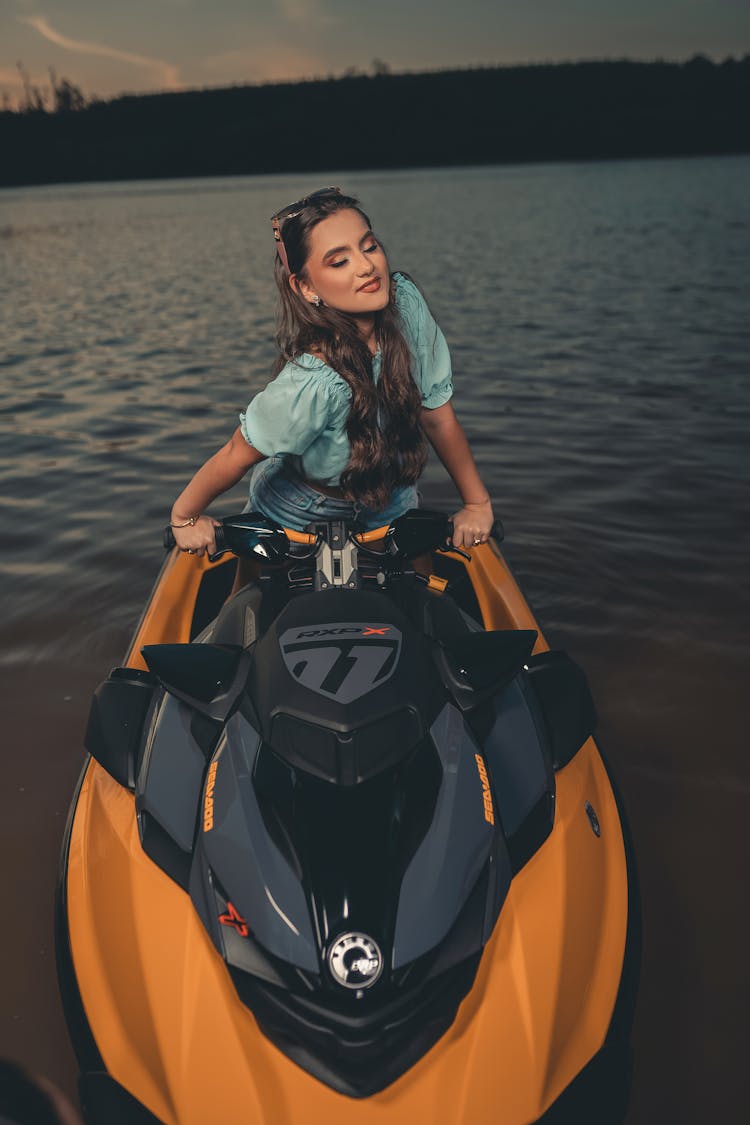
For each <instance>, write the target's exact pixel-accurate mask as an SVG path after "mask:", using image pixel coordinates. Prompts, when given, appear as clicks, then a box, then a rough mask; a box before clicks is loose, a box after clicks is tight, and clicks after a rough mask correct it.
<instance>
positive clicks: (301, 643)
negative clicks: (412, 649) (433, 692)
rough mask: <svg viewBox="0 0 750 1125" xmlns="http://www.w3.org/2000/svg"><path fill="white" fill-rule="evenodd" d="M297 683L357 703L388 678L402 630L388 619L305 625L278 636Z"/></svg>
mask: <svg viewBox="0 0 750 1125" xmlns="http://www.w3.org/2000/svg"><path fill="white" fill-rule="evenodd" d="M279 644H280V645H281V654H282V656H283V658H284V663H285V665H286V667H287V670H288V672H289V673H290V675H292V676H293V677H294V678H295V680H296V681H297V683H299V684H301V685H302V686H303V687H306V688H308V689H309V690H310V691H315V692H317V693H318V694H319V695H325V696H327V697H328V698H329V699H335V700H336V702H337V703H353V702H354V700H355V699H359V698H360V697H361V696H363V695H366V694H367V692H368V691H373V690H374V689H375V688H377V687H380V685H381V684H384V683H385V682H386V680H389V679H390V678H391V676H392V675H393V673H394V672H395V670H396V666H397V665H398V659H399V655H400V653H401V630H400V629H397V628H396V627H395V625H389V624H388V623H387V622H369V621H368V622H357V621H332V622H327V623H326V624H325V625H301V626H298V627H296V628H294V629H286V630H285V631H284V632H283V633H282V634H281V636H280V637H279Z"/></svg>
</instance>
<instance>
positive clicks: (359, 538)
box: [354, 523, 391, 543]
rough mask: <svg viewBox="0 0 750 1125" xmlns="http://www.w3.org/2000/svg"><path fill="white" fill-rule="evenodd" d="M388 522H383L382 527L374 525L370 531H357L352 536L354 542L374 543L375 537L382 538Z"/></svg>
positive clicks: (388, 526) (387, 527)
mask: <svg viewBox="0 0 750 1125" xmlns="http://www.w3.org/2000/svg"><path fill="white" fill-rule="evenodd" d="M390 526H391V525H390V524H389V523H385V524H383V526H382V527H374V528H373V529H372V530H371V531H358V532H357V534H356V535H355V536H354V541H355V543H374V542H375V540H376V539H382V538H383V537H384V536H385V534H386V532H387V531H388V529H389V528H390Z"/></svg>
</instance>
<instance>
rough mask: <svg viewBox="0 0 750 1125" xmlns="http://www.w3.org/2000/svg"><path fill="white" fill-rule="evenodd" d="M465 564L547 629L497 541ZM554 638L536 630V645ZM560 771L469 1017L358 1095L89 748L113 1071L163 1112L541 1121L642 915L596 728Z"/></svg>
mask: <svg viewBox="0 0 750 1125" xmlns="http://www.w3.org/2000/svg"><path fill="white" fill-rule="evenodd" d="M211 565H212V564H210V563H208V562H206V561H204V560H197V559H193V558H188V556H186V555H178V554H176V553H175V554H173V555H172V556H170V557H169V559H168V560H167V563H166V565H165V568H164V570H163V572H162V575H161V578H160V581H159V583H158V584H157V588H156V591H155V595H154V597H153V598H152V601H151V603H150V605H149V607H148V609H147V611H146V613H145V614H144V617H143V620H142V622H141V624H140V626H139V628H138V630H137V632H136V636H135V638H134V641H133V645H132V647H131V650H130V652H129V654H128V658H127V662H128V663H129V664H130V665H132V666H134V667H143V666H144V665H143V662H142V659H141V657H140V655H139V649H140V646H141V645H142V644H145V643H149V644H154V643H160V642H164V641H170V642H175V641H186V640H188V639H189V636H190V625H191V617H192V606H193V603H194V601H195V595H196V593H197V589H198V586H199V584H200V581H201V578H202V576H203V574H204V573H205V572H206V570H207V569H209V568H210V567H211ZM213 565H214V566H221V565H224V564H223V563H221V562H220V563H217V564H213ZM469 573H470V575H471V579H472V582H473V584H474V588H475V592H476V594H477V599H478V601H479V604H480V608H481V610H482V613H483V617H484V624H485V626H486V627H488V628H538V626H537V624H536V622H535V621H534V619H533V617H532V615H531V612H530V610H529V608H528V606H527V604H526V602H525V601H524V599H523V597H522V595H521V593H520V591H519V589H518V587H517V585H516V583H515V581H514V579H513V577H512V575H511V573H510V571H509V569H508V568H507V566H506V564H505V562H504V560H503V558H502V555H501V553H500V551H499V550H498V548H497V547H496V546H495V545H494V544H493V543H490V544H487V545H485V546H483V547H480V548H479V549H477V550H475V551H474V552H473V560H472V565H471V566H470V567H469ZM546 647H547V646H546V644H545V643H544V642H543V641H542V640H540V641H539V642H538V645H537V650H542V649H545V648H546ZM556 784H557V802H556V814H555V825H554V829H553V831H552V834H551V835H550V836H549V838H548V839H547V840H546V841H545V843H544V844H543V845H542V846H541V848H540V849H539V851H538V852H537V853H536V854H535V855H534V856H533V857H532V858H531V859H530V860H529V862H528V863H527V864H526V865H525V866H524V867H523V868H522V869H521V871H520V872H519V873H518V874H517V875H516V876H515V877H514V879H513V881H512V884H511V887H510V891H509V893H508V897H507V900H506V902H505V904H504V906H503V909H502V912H501V914H500V918H499V920H498V922H497V925H496V927H495V931H494V933H493V935H492V937H491V939H490V941H489V942H488V944H487V946H486V949H485V951H484V953H483V956H482V960H481V964H480V967H479V971H478V974H477V978H476V981H475V984H474V987H473V988H472V990H471V992H470V993H469V995H468V996H467V997H466V999H465V1000H464V1001H463V1003H462V1004H461V1006H460V1008H459V1011H458V1016H457V1018H456V1020H455V1022H454V1023H453V1025H452V1026H451V1027H450V1029H449V1030H448V1031H447V1032H446V1033H445V1035H443V1037H442V1038H441V1039H440V1040H439V1041H438V1043H437V1044H436V1045H435V1046H434V1047H433V1048H432V1049H431V1050H430V1051H428V1053H427V1054H426V1055H425V1056H424V1057H423V1058H422V1059H420V1061H419V1062H418V1063H417V1064H416V1065H415V1066H413V1067H412V1068H411V1069H410V1070H409V1071H408V1072H407V1073H406V1074H405V1075H403V1076H402V1077H401V1078H400V1079H398V1080H397V1081H396V1082H394V1083H393V1084H392V1085H391V1086H389V1087H388V1088H387V1089H385V1090H384V1091H382V1092H380V1093H378V1094H375V1095H373V1096H371V1097H369V1098H365V1099H362V1100H353V1099H351V1098H348V1097H346V1096H344V1095H342V1094H338V1093H336V1092H335V1091H333V1090H332V1089H330V1088H329V1087H327V1086H326V1085H324V1084H323V1083H321V1082H319V1081H318V1080H317V1079H315V1078H313V1077H311V1076H310V1075H309V1074H307V1073H306V1072H305V1071H303V1070H301V1069H300V1068H299V1067H298V1066H296V1065H295V1064H294V1063H293V1062H291V1061H290V1060H289V1059H288V1058H287V1057H286V1056H285V1055H284V1054H282V1053H281V1052H280V1051H279V1050H278V1049H277V1048H276V1047H274V1046H273V1045H272V1044H271V1043H270V1042H269V1041H268V1039H266V1038H265V1036H264V1035H263V1034H262V1033H261V1032H260V1030H259V1028H258V1026H257V1024H256V1021H255V1019H254V1017H253V1015H252V1013H251V1012H250V1011H249V1010H248V1009H247V1008H246V1007H245V1006H244V1005H243V1003H242V1002H241V1001H240V999H239V997H238V996H237V993H236V991H235V988H234V986H233V983H232V981H231V979H230V976H229V972H228V970H227V968H226V966H225V964H224V962H223V960H222V958H221V956H220V955H219V953H218V952H217V951H216V949H215V948H214V946H213V945H212V943H211V940H210V938H209V936H208V934H207V933H206V931H205V930H204V928H203V926H202V924H201V922H200V919H199V918H198V916H197V914H196V913H195V911H194V909H193V906H192V904H191V901H190V898H189V897H188V895H187V894H186V893H185V892H184V891H182V890H181V889H180V887H178V886H177V885H176V884H175V883H173V882H172V881H171V880H170V879H169V878H168V877H167V875H165V874H164V873H163V872H162V871H161V870H160V869H159V868H158V867H157V866H156V865H155V864H154V863H153V862H152V861H151V860H150V859H149V858H148V856H147V855H146V854H145V853H144V851H143V850H142V848H141V844H140V841H139V837H138V830H137V825H136V818H135V807H134V804H135V802H134V797H133V795H132V793H130V792H129V791H128V790H126V789H124V788H122V787H121V786H120V785H118V784H117V782H115V781H114V780H113V779H112V778H111V777H110V776H109V775H108V774H107V773H106V772H105V770H104V769H103V768H102V767H101V766H99V765H98V764H97V763H96V762H95V761H93V760H91V761H90V762H89V764H88V767H87V770H86V774H85V778H84V781H83V785H82V788H81V791H80V795H79V799H78V804H77V808H76V811H75V816H74V819H73V823H72V830H71V837H70V848H69V857H68V868H67V881H66V892H67V907H68V916H67V921H68V929H69V937H70V948H71V955H72V962H73V967H74V971H75V977H76V980H77V984H78V988H79V991H80V994H81V998H82V1001H83V1006H84V1009H85V1014H86V1018H87V1020H88V1023H89V1025H90V1027H91V1029H92V1031H93V1035H94V1038H95V1040H96V1044H97V1047H98V1049H99V1052H100V1054H101V1056H102V1059H103V1061H104V1063H105V1065H106V1068H107V1071H108V1072H109V1074H110V1075H111V1076H112V1077H113V1078H114V1079H116V1081H117V1082H119V1083H120V1084H121V1085H122V1086H124V1087H125V1088H126V1089H127V1090H129V1091H130V1092H131V1093H132V1095H133V1096H134V1097H136V1098H137V1099H138V1100H139V1101H140V1102H141V1103H142V1104H143V1105H144V1106H146V1107H147V1108H148V1109H149V1110H150V1111H151V1112H152V1113H153V1114H154V1115H155V1116H156V1117H157V1118H158V1119H159V1120H161V1121H162V1122H164V1123H165V1125H210V1123H212V1122H219V1121H223V1120H225V1119H227V1118H230V1117H232V1118H239V1119H241V1120H243V1121H246V1122H248V1125H318V1123H320V1125H324V1123H325V1125H381V1123H385V1122H387V1123H388V1125H398V1123H399V1122H403V1123H404V1125H406V1123H407V1122H409V1125H412V1123H413V1122H414V1121H415V1120H422V1121H424V1122H430V1125H528V1123H530V1122H534V1121H536V1120H537V1119H538V1118H539V1117H540V1115H541V1114H543V1113H544V1111H545V1110H546V1109H547V1108H548V1107H549V1106H550V1105H551V1104H552V1103H553V1102H554V1101H555V1099H556V1098H557V1097H558V1096H559V1095H560V1094H561V1092H562V1091H563V1090H564V1089H565V1088H566V1087H567V1086H568V1085H569V1083H570V1082H571V1081H572V1080H573V1079H574V1078H575V1077H576V1075H577V1074H578V1073H579V1072H580V1071H581V1070H582V1069H583V1068H584V1067H585V1065H586V1064H587V1063H588V1062H589V1060H590V1059H591V1058H592V1057H593V1056H594V1055H595V1054H596V1052H597V1051H598V1050H599V1049H600V1048H601V1046H602V1045H603V1043H604V1041H605V1038H606V1035H607V1031H608V1028H609V1024H610V1020H611V1017H612V1012H613V1008H614V1005H615V1000H616V997H617V993H618V988H619V984H620V976H621V969H622V964H623V956H624V950H625V942H626V930H627V922H628V886H627V868H626V859H625V851H624V845H623V836H622V829H621V825H620V819H619V815H618V810H617V806H616V803H615V799H614V796H613V793H612V789H611V786H610V783H609V780H608V777H607V773H606V770H605V768H604V765H603V763H602V760H601V758H600V756H599V753H598V751H597V749H596V746H595V744H594V741H593V740H592V739H589V740H588V741H587V742H586V744H585V745H584V747H583V748H582V749H581V750H580V751H579V752H578V753H577V754H576V755H575V757H574V758H573V759H572V761H571V762H570V763H569V764H568V765H567V766H566V767H565V768H564V769H563V770H561V771H559V772H558V773H557V775H556ZM586 802H589V803H590V804H591V805H592V806H593V807H594V809H595V810H596V813H597V816H598V819H599V823H600V825H601V836H600V837H599V838H597V837H596V836H595V835H594V833H593V832H592V830H591V826H590V824H589V820H588V818H587V815H586V812H585V811H584V805H585V803H586Z"/></svg>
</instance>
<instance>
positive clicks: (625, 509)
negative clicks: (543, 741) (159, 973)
mask: <svg viewBox="0 0 750 1125" xmlns="http://www.w3.org/2000/svg"><path fill="white" fill-rule="evenodd" d="M331 175H333V179H331ZM318 180H320V182H321V183H323V182H329V181H330V182H332V183H333V182H341V183H343V185H344V186H345V187H347V188H349V189H351V190H353V191H354V192H355V193H357V194H359V195H360V197H361V198H362V200H363V202H364V204H365V206H366V207H367V209H368V211H369V212H370V213H371V214H372V217H373V219H374V221H375V223H376V227H377V229H378V230H379V231H380V233H381V235H382V237H383V238H384V240H385V242H386V245H387V247H388V249H389V252H390V254H391V259H392V263H393V264H394V265H396V266H401V267H403V268H405V269H407V270H408V271H409V272H410V273H411V274H412V275H413V276H414V277H415V278H416V280H417V281H418V282H419V283H420V284H421V285H422V287H423V288H424V290H425V292H426V293H427V296H428V298H429V300H430V303H431V305H432V308H433V310H434V312H435V314H436V315H437V317H438V319H439V320H440V322H441V324H442V326H443V328H444V330H445V332H446V335H447V337H448V340H449V342H450V344H451V347H452V351H453V356H454V366H455V372H456V388H457V398H456V404H457V407H458V410H459V412H460V415H461V418H462V420H463V422H464V424H465V426H466V429H467V430H468V432H469V434H470V436H471V439H472V444H473V447H474V450H475V452H476V456H477V459H478V461H479V463H480V466H481V469H482V472H483V475H484V477H485V479H486V481H487V483H488V486H489V487H490V489H491V491H492V493H493V495H494V497H495V501H496V507H497V511H498V514H500V515H501V516H502V518H503V520H504V522H505V525H506V529H507V532H508V544H507V552H508V555H509V558H510V560H511V562H512V563H513V564H514V566H515V567H516V569H517V572H518V573H519V575H520V578H521V580H522V583H523V584H524V586H525V588H526V590H527V591H528V593H529V595H530V597H531V600H532V601H533V603H534V605H535V608H536V610H537V612H538V614H539V616H540V618H541V620H542V622H543V623H544V625H545V627H546V630H547V633H548V636H549V638H550V641H551V642H552V643H553V644H558V645H564V646H565V647H567V648H568V649H570V650H571V651H572V652H573V654H574V655H575V656H576V657H577V658H578V659H580V660H581V661H582V662H583V664H584V665H585V667H586V668H587V670H588V672H589V675H590V678H591V680H592V683H593V687H594V691H595V695H596V698H597V700H598V704H599V709H600V712H601V715H602V724H601V726H602V735H603V739H604V740H605V742H606V745H608V747H609V756H610V758H611V759H612V762H613V765H614V768H615V771H616V774H617V776H618V778H619V780H620V783H621V788H622V789H623V792H624V796H625V800H626V803H627V806H628V809H629V813H630V817H631V820H632V827H633V831H634V836H635V842H636V848H637V851H638V855H639V860H640V867H641V881H642V884H643V886H642V890H643V899H644V925H645V947H644V974H643V984H642V991H641V999H640V1006H639V1014H638V1017H637V1024H636V1070H635V1082H634V1090H633V1107H632V1111H631V1118H630V1119H629V1120H632V1122H634V1123H635V1122H638V1123H639V1125H640V1123H643V1122H647V1121H656V1120H657V1114H658V1118H659V1120H663V1119H664V1116H665V1114H666V1118H667V1119H668V1120H680V1121H681V1122H704V1121H706V1120H708V1119H714V1118H718V1119H720V1120H722V1121H723V1122H729V1121H732V1120H739V1117H738V1108H737V1107H738V1106H739V1105H740V1104H741V1102H740V1074H741V1070H740V1066H739V1043H740V1042H741V1038H740V1018H741V1017H740V1005H739V1004H738V1002H737V1001H736V1000H735V999H734V997H735V996H736V994H737V979H738V969H737V967H738V966H739V965H741V964H744V963H745V959H746V958H745V953H744V943H741V940H740V937H739V934H740V927H739V926H738V925H737V922H738V921H739V919H738V918H736V917H734V915H733V913H732V912H733V911H735V910H737V909H738V908H737V907H735V906H733V905H732V904H733V903H735V902H736V901H737V894H736V890H735V887H734V875H733V874H732V864H731V857H732V856H733V855H737V854H746V851H745V848H744V846H743V845H744V832H743V831H742V815H743V812H744V800H745V798H746V796H747V793H748V789H750V782H749V781H748V770H747V765H746V754H745V753H744V749H745V741H746V739H745V738H743V739H742V741H741V740H740V731H741V730H742V731H743V732H744V723H743V722H741V719H740V717H741V714H742V713H743V710H741V708H742V704H741V700H742V699H743V698H744V695H745V684H744V679H745V675H744V673H745V670H746V668H747V666H748V665H747V658H748V648H749V646H750V641H748V629H747V626H748V624H749V623H750V613H749V612H748V609H749V601H750V591H749V590H748V582H747V558H748V548H749V547H750V521H748V477H749V476H750V467H749V464H748V454H747V437H748V421H749V416H750V387H749V384H748V377H747V376H748V359H749V358H750V324H749V323H748V318H747V277H748V266H749V265H750V261H749V259H750V231H749V229H748V217H747V199H748V198H749V197H750V159H748V158H744V157H738V158H721V159H707V160H692V161H677V160H675V161H654V162H630V163H612V164H578V165H577V164H567V165H539V166H525V167H507V168H496V169H492V168H489V169H488V168H482V169H458V170H457V169H451V170H440V171H424V170H421V171H408V172H394V173H384V172H378V173H372V174H364V173H357V174H337V173H332V174H331V173H328V174H326V175H325V176H322V177H315V182H312V181H311V179H310V177H291V176H286V177H275V178H274V177H263V178H257V179H235V180H217V181H195V182H179V183H161V184H113V185H106V186H102V185H84V186H64V187H46V188H38V189H33V190H23V191H21V190H19V191H10V192H4V193H2V194H0V325H1V329H2V335H1V338H2V342H3V347H2V353H0V375H1V380H0V441H1V445H0V512H1V513H2V528H3V551H2V559H1V561H0V573H1V574H2V583H3V586H2V588H3V593H4V598H3V617H2V623H1V625H0V628H1V629H2V642H1V647H0V661H1V663H2V672H3V682H4V689H5V690H4V699H5V700H6V710H5V716H6V738H7V739H8V741H7V745H8V746H9V747H10V748H12V749H11V752H10V753H9V754H6V784H7V786H8V792H9V793H11V794H12V795H13V800H12V801H11V802H10V807H9V808H8V810H7V812H6V817H5V820H4V823H3V825H2V829H1V831H2V840H3V844H4V846H5V852H4V854H5V855H6V857H8V856H10V855H12V856H13V857H14V861H13V862H10V860H8V859H6V862H5V863H4V876H5V879H6V882H7V884H8V885H9V893H10V899H9V902H11V903H13V913H14V915H15V916H16V919H17V924H16V925H15V926H14V928H13V930H12V931H9V932H8V933H6V935H5V936H4V939H3V941H4V946H5V953H6V964H7V965H8V966H12V968H10V969H9V970H8V971H4V972H3V977H4V980H3V990H4V995H6V994H7V1002H4V1003H3V1012H2V1025H1V1026H2V1043H0V1051H4V1052H5V1053H8V1054H16V1055H17V1056H19V1057H22V1058H23V1059H24V1060H25V1061H27V1062H28V1063H30V1064H32V1065H34V1066H36V1067H40V1068H42V1069H44V1070H46V1071H47V1072H48V1073H49V1074H51V1075H52V1076H53V1077H55V1078H57V1079H58V1080H59V1081H61V1082H63V1083H64V1084H66V1085H67V1087H68V1088H69V1089H70V1088H71V1082H72V1078H71V1076H72V1074H73V1063H72V1060H71V1057H70V1054H69V1051H68V1048H67V1046H66V1044H65V1034H64V1031H63V1028H62V1022H61V1016H60V1012H59V1004H58V1001H57V995H56V986H55V981H54V971H53V966H52V953H51V930H50V895H51V888H52V885H53V882H54V874H53V870H54V863H55V855H56V851H57V847H58V842H59V838H60V835H61V831H62V822H63V820H64V816H65V810H66V806H67V803H68V798H69V793H70V788H71V785H72V781H73V778H74V775H75V773H76V771H77V768H78V762H79V759H80V753H81V748H80V739H81V732H82V729H83V725H84V721H85V714H86V711H87V707H88V697H89V694H90V691H91V689H92V687H93V686H94V684H95V683H96V681H97V680H98V679H99V678H101V676H103V675H104V674H105V673H106V672H107V670H108V668H109V666H110V665H112V664H113V663H116V662H117V661H118V660H119V659H120V657H121V654H122V651H123V649H124V647H125V644H126V642H127V639H128V637H129V633H130V630H131V629H132V627H133V624H134V622H135V620H136V618H137V616H138V612H139V609H140V607H141V606H142V603H143V601H144V598H145V597H146V595H147V593H148V590H149V588H150V585H151V583H152V581H153V578H154V575H155V572H156V569H157V566H158V563H159V557H160V548H159V539H160V528H161V526H162V524H163V523H164V521H165V518H166V514H167V512H168V510H169V506H170V504H171V501H172V499H173V497H174V496H175V494H176V493H177V492H178V491H179V489H180V488H181V487H182V485H183V483H184V482H185V480H186V478H187V477H188V476H189V475H190V473H191V472H192V470H193V469H194V468H195V467H196V466H197V465H198V463H199V462H200V461H201V460H203V459H204V458H205V457H206V456H207V455H208V454H209V453H210V452H212V451H213V449H215V448H216V447H217V446H218V445H219V444H221V443H222V442H223V441H224V440H226V438H227V436H228V435H229V433H230V432H231V430H232V429H233V428H234V426H235V424H236V415H237V413H238V412H239V411H240V410H241V409H243V408H244V406H245V405H246V403H247V401H248V399H249V398H250V396H251V395H252V394H253V393H254V392H255V391H256V390H258V389H259V388H260V387H262V386H263V385H264V383H265V381H266V379H267V377H268V371H269V368H270V364H271V361H272V357H273V344H272V335H273V316H274V306H273V292H272V285H271V282H270V274H271V262H272V257H273V245H272V238H271V234H270V224H269V223H268V221H267V220H268V216H269V215H270V214H271V213H272V212H273V211H275V210H276V209H277V208H278V207H279V206H280V205H281V204H282V203H283V202H285V201H286V200H287V199H293V198H296V197H298V196H299V195H300V194H301V193H302V192H304V191H305V190H308V189H310V188H311V187H315V186H317V181H318ZM457 215H461V216H464V218H463V219H461V221H460V222H457V221H456V216H457ZM423 491H424V502H425V504H440V505H450V504H451V503H453V500H452V498H451V496H450V491H449V489H447V487H446V485H445V477H444V474H443V472H442V470H441V469H440V468H439V466H437V465H431V466H430V467H429V469H428V472H427V474H426V477H425V481H424V489H423ZM243 502H244V494H243V486H239V487H238V488H237V489H236V490H235V492H234V493H233V494H232V497H231V498H230V499H228V500H226V501H225V502H224V503H222V505H221V510H222V511H223V512H228V511H231V510H234V509H239V508H240V507H241V506H242V503H243ZM15 857H18V858H15ZM719 935H720V936H719ZM32 1012H33V1015H31V1014H30V1013H32Z"/></svg>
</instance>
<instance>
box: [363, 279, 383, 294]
mask: <svg viewBox="0 0 750 1125" xmlns="http://www.w3.org/2000/svg"><path fill="white" fill-rule="evenodd" d="M379 288H380V278H379V277H371V278H370V280H369V281H366V282H365V283H364V285H360V287H359V289H358V290H357V292H358V293H377V291H378V289H379Z"/></svg>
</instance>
